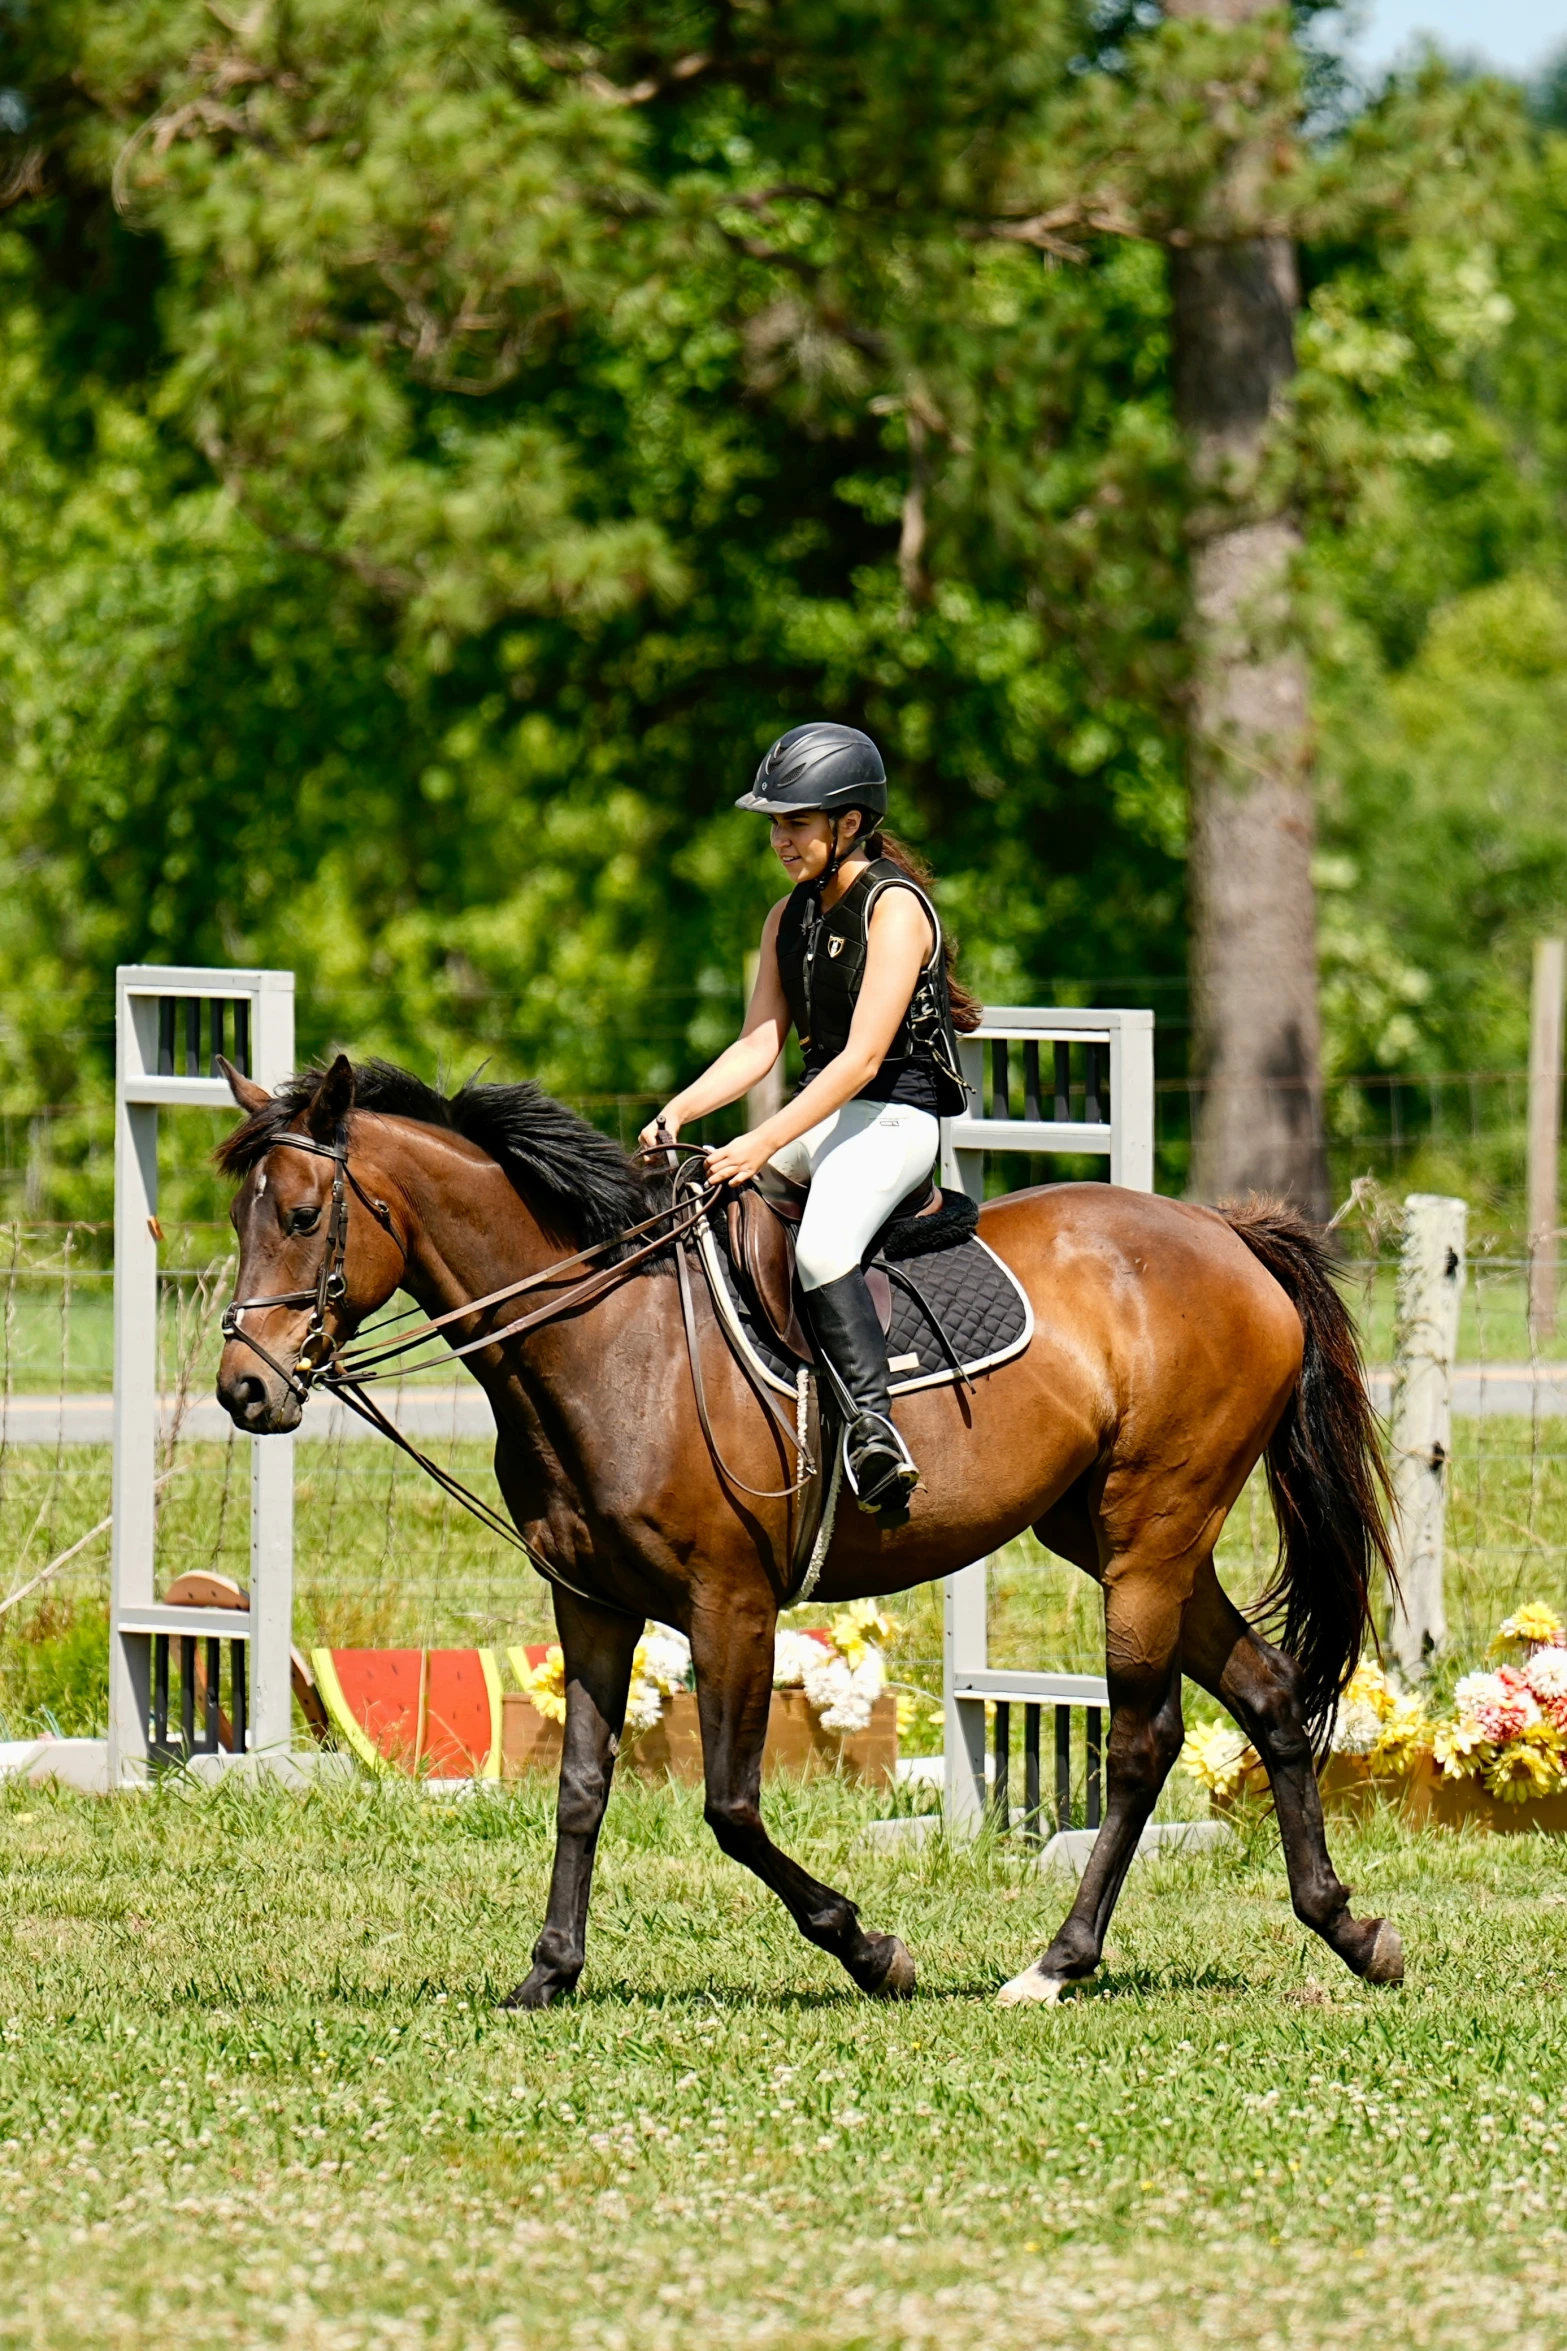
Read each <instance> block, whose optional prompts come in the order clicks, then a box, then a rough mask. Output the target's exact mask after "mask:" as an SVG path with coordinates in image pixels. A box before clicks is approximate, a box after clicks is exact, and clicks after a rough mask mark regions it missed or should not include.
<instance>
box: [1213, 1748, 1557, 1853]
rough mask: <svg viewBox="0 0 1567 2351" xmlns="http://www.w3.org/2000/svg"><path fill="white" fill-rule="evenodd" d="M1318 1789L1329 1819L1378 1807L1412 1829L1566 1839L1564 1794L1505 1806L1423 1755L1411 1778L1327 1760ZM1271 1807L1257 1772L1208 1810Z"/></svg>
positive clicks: (1338, 1758) (1357, 1761)
mask: <svg viewBox="0 0 1567 2351" xmlns="http://www.w3.org/2000/svg"><path fill="white" fill-rule="evenodd" d="M1317 1785H1318V1787H1319V1788H1320V1789H1321V1791H1322V1809H1323V1811H1324V1812H1325V1813H1327V1814H1328V1815H1329V1816H1330V1817H1331V1816H1337V1817H1338V1818H1340V1819H1343V1818H1345V1817H1349V1818H1355V1817H1357V1816H1359V1817H1363V1816H1364V1815H1365V1814H1366V1813H1368V1812H1371V1811H1373V1810H1374V1809H1375V1808H1376V1806H1377V1805H1379V1804H1392V1805H1396V1806H1397V1807H1398V1809H1399V1810H1400V1811H1401V1812H1402V1813H1403V1814H1404V1817H1405V1818H1406V1819H1407V1820H1408V1821H1409V1823H1410V1825H1411V1826H1412V1827H1415V1828H1444V1829H1458V1828H1475V1829H1483V1830H1487V1831H1489V1832H1490V1833H1491V1834H1492V1835H1494V1836H1500V1837H1519V1836H1532V1835H1533V1834H1534V1833H1535V1832H1536V1831H1537V1830H1544V1831H1547V1832H1549V1833H1550V1834H1552V1835H1556V1836H1563V1835H1567V1793H1563V1794H1561V1795H1558V1796H1530V1797H1526V1798H1525V1799H1524V1801H1523V1802H1522V1803H1521V1804H1507V1803H1504V1802H1503V1801H1502V1799H1501V1798H1500V1797H1498V1796H1493V1795H1491V1794H1490V1793H1489V1792H1488V1791H1487V1790H1486V1789H1485V1788H1483V1787H1481V1786H1480V1784H1479V1782H1478V1781H1476V1780H1450V1779H1448V1778H1447V1777H1446V1776H1445V1775H1444V1774H1443V1772H1442V1769H1441V1766H1440V1765H1439V1764H1438V1763H1437V1761H1436V1759H1435V1757H1434V1756H1431V1755H1422V1756H1421V1758H1420V1760H1419V1762H1418V1763H1417V1764H1416V1765H1415V1768H1414V1770H1413V1771H1411V1772H1386V1771H1383V1772H1378V1771H1373V1770H1372V1768H1371V1766H1370V1764H1369V1762H1368V1761H1367V1760H1366V1758H1365V1757H1363V1756H1360V1755H1330V1756H1329V1757H1328V1758H1327V1761H1326V1762H1325V1763H1324V1764H1323V1767H1322V1770H1321V1771H1320V1773H1319V1774H1318V1777H1317ZM1272 1801H1273V1799H1272V1796H1271V1795H1270V1793H1269V1790H1268V1780H1267V1774H1266V1773H1265V1772H1264V1771H1262V1770H1261V1769H1260V1767H1259V1768H1258V1769H1257V1770H1255V1771H1252V1772H1248V1774H1247V1776H1246V1779H1245V1781H1244V1782H1243V1783H1242V1786H1241V1787H1240V1789H1239V1790H1238V1792H1237V1793H1236V1794H1235V1795H1234V1796H1227V1797H1220V1796H1215V1797H1214V1798H1213V1799H1212V1809H1213V1810H1214V1811H1215V1812H1216V1813H1219V1814H1222V1815H1229V1814H1232V1813H1235V1812H1237V1811H1239V1810H1240V1809H1241V1808H1242V1807H1244V1806H1250V1805H1255V1804H1271V1803H1272Z"/></svg>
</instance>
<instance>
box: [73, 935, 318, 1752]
mask: <svg viewBox="0 0 1567 2351" xmlns="http://www.w3.org/2000/svg"><path fill="white" fill-rule="evenodd" d="M116 984H117V1003H116V1012H117V1021H116V1030H117V1048H116V1072H115V1134H114V1504H113V1507H114V1530H113V1554H112V1565H111V1569H110V1584H109V1740H108V1755H107V1769H106V1782H107V1785H108V1786H109V1787H111V1788H118V1787H123V1786H126V1785H133V1784H136V1783H137V1782H140V1781H142V1780H144V1779H145V1778H146V1776H147V1774H148V1771H149V1770H150V1769H151V1768H152V1767H153V1765H154V1764H155V1763H156V1762H157V1761H158V1760H160V1759H162V1760H170V1761H172V1760H176V1759H179V1760H184V1759H188V1758H189V1757H190V1756H191V1755H192V1754H196V1755H201V1756H202V1757H203V1760H204V1768H206V1769H211V1770H216V1769H219V1768H221V1767H222V1766H223V1765H226V1764H231V1763H232V1764H243V1763H245V1762H246V1761H247V1759H253V1758H258V1757H262V1756H265V1757H269V1758H271V1759H272V1761H273V1762H274V1763H276V1764H278V1765H280V1766H282V1767H283V1768H287V1758H288V1754H289V1749H290V1746H291V1743H292V1721H293V1714H292V1706H293V1699H292V1691H291V1687H290V1679H289V1663H290V1646H291V1633H292V1620H293V1601H294V1444H293V1439H292V1438H291V1437H287V1436H281V1437H279V1436H269V1437H253V1438H252V1439H251V1441H250V1442H251V1477H250V1606H249V1607H248V1609H221V1608H189V1607H170V1606H167V1605H162V1604H160V1603H159V1601H158V1598H157V1589H156V1583H155V1566H154V1553H155V1541H156V1502H157V1496H156V1491H155V1481H156V1477H157V1446H158V1241H159V1232H158V1221H157V1218H158V1121H159V1118H160V1115H161V1114H162V1112H163V1111H165V1110H180V1109H204V1110H205V1109H210V1110H221V1111H229V1112H231V1111H232V1110H233V1107H234V1098H233V1096H232V1095H231V1094H230V1092H229V1089H228V1086H227V1084H226V1082H225V1080H224V1079H223V1078H222V1077H220V1076H219V1075H218V1073H217V1068H216V1061H215V1056H216V1055H217V1054H218V1053H220V1052H223V1053H226V1054H228V1056H229V1057H230V1058H231V1059H233V1060H234V1061H235V1062H236V1063H237V1064H238V1065H239V1066H240V1067H241V1068H243V1069H245V1070H246V1072H247V1074H248V1075H251V1076H253V1077H255V1078H256V1079H257V1080H258V1081H259V1082H260V1083H261V1084H262V1085H264V1086H267V1087H268V1088H275V1087H276V1086H278V1085H280V1084H281V1083H282V1081H283V1079H284V1078H285V1077H287V1076H288V1075H289V1073H290V1072H291V1071H292V1069H293V1066H294V975H293V973H292V972H287V971H214V970H199V969H191V968H189V967H187V966H184V965H162V964H131V965H124V966H122V967H121V969H120V970H119V972H118V973H117V974H116ZM204 1030H205V1032H206V1047H207V1049H206V1051H205V1052H204V1050H203V1031H204ZM198 1641H200V1642H205V1643H206V1644H207V1649H206V1659H205V1663H206V1676H205V1681H206V1688H205V1708H204V1717H205V1719H204V1720H203V1721H201V1722H199V1723H198V1722H197V1720H196V1719H195V1707H194V1691H195V1684H196V1678H197V1677H196V1674H195V1664H196V1654H197V1652H196V1644H197V1642H198ZM175 1643H177V1644H179V1645H180V1646H179V1650H178V1655H179V1657H180V1661H181V1667H182V1671H181V1690H180V1701H181V1705H180V1712H181V1724H180V1736H179V1737H178V1739H171V1737H170V1734H169V1722H168V1711H169V1658H170V1648H171V1644H175ZM222 1645H227V1647H228V1655H229V1677H228V1678H229V1705H228V1709H227V1711H228V1714H229V1718H230V1722H231V1724H232V1735H233V1740H234V1750H233V1752H232V1753H227V1752H223V1751H221V1750H220V1749H219V1746H218V1705H219V1670H220V1667H221V1658H222ZM247 1669H248V1670H247ZM208 1758H210V1760H207V1759H208Z"/></svg>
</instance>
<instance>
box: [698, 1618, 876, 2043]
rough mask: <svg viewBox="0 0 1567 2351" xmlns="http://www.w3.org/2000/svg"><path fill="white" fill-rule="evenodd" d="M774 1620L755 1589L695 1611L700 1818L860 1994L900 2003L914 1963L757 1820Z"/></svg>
mask: <svg viewBox="0 0 1567 2351" xmlns="http://www.w3.org/2000/svg"><path fill="white" fill-rule="evenodd" d="M776 1623H777V1610H776V1609H775V1607H774V1605H773V1602H772V1599H771V1596H770V1595H760V1594H759V1595H756V1596H754V1597H753V1596H749V1595H738V1596H737V1595H734V1594H732V1593H731V1594H727V1595H726V1596H725V1599H724V1603H723V1606H722V1607H721V1608H720V1609H715V1610H714V1611H712V1612H711V1613H709V1612H707V1611H704V1610H700V1609H699V1610H698V1612H697V1614H696V1616H695V1618H694V1620H693V1623H692V1628H691V1656H692V1663H693V1665H694V1666H695V1669H696V1690H697V1709H698V1712H699V1714H700V1716H701V1721H702V1761H703V1766H704V1772H705V1777H706V1783H707V1824H708V1826H709V1828H710V1829H711V1830H712V1832H713V1834H714V1836H715V1837H716V1838H717V1840H718V1843H719V1846H720V1847H721V1849H722V1850H723V1851H724V1852H725V1853H727V1854H728V1856H729V1858H730V1860H731V1861H738V1862H740V1863H742V1864H743V1865H744V1867H745V1868H747V1869H749V1870H752V1871H754V1873H755V1874H756V1876H757V1877H759V1878H760V1879H761V1881H762V1883H763V1885H764V1886H768V1887H770V1888H771V1889H772V1891H773V1892H774V1893H775V1894H776V1895H777V1896H778V1899H779V1900H780V1902H782V1904H783V1905H784V1908H785V1909H786V1910H787V1911H788V1913H789V1915H790V1917H791V1918H792V1919H793V1920H794V1923H795V1925H796V1926H797V1927H798V1928H799V1930H800V1932H801V1934H802V1935H804V1936H805V1937H806V1939H807V1941H809V1942H812V1943H815V1944H817V1945H819V1946H820V1948H821V1949H822V1950H823V1951H830V1952H831V1953H832V1955H833V1957H834V1958H835V1959H838V1960H841V1961H842V1963H843V1965H844V1966H845V1967H846V1968H847V1970H848V1972H849V1974H850V1975H851V1976H852V1977H853V1978H854V1981H855V1982H856V1983H857V1984H858V1985H859V1987H860V1990H861V1991H862V1992H874V1993H879V1994H881V1995H883V1996H884V1997H888V1998H894V1999H907V1998H909V1997H910V1995H911V1994H912V1993H913V1990H914V1962H913V1960H912V1959H911V1958H910V1957H909V1954H908V1952H907V1951H906V1950H905V1949H904V1947H903V1945H902V1943H900V1942H899V1940H898V1938H897V1936H896V1935H876V1934H867V1933H866V1932H865V1930H864V1929H863V1927H862V1926H861V1925H860V1919H859V1912H858V1911H857V1910H856V1908H855V1906H854V1904H853V1903H852V1902H851V1901H850V1900H849V1898H848V1896H847V1895H846V1894H838V1893H835V1892H834V1891H833V1889H832V1887H831V1886H824V1885H821V1884H820V1883H819V1882H818V1881H817V1880H816V1879H815V1878H813V1877H810V1876H808V1875H807V1873H806V1872H805V1871H804V1870H803V1869H802V1868H801V1867H800V1865H799V1863H798V1862H797V1861H791V1860H790V1858H789V1856H788V1854H787V1853H784V1852H781V1851H780V1850H779V1848H778V1847H777V1846H776V1845H775V1844H774V1843H773V1840H772V1838H771V1837H770V1836H769V1835H768V1833H767V1830H766V1827H765V1826H764V1824H763V1820H762V1810H761V1788H762V1748H763V1746H764V1744H765V1743H766V1739H767V1715H768V1709H769V1707H770V1706H771V1704H772V1695H773V1633H774V1628H775V1626H776Z"/></svg>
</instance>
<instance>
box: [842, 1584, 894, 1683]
mask: <svg viewBox="0 0 1567 2351" xmlns="http://www.w3.org/2000/svg"><path fill="white" fill-rule="evenodd" d="M827 1629H828V1631H829V1632H830V1633H831V1634H832V1641H833V1647H834V1648H835V1649H836V1650H837V1652H838V1654H839V1656H840V1657H842V1658H846V1659H847V1661H848V1663H849V1665H850V1667H851V1668H852V1667H854V1666H856V1665H858V1664H859V1662H860V1660H861V1658H862V1657H863V1656H864V1655H865V1652H866V1651H867V1649H884V1648H885V1647H886V1645H887V1643H888V1642H889V1641H890V1640H892V1639H893V1637H894V1635H895V1634H896V1633H897V1631H898V1620H897V1618H896V1617H892V1616H884V1615H883V1614H882V1612H881V1610H880V1609H879V1608H878V1607H877V1605H876V1603H875V1601H874V1600H851V1601H850V1603H849V1605H848V1607H847V1608H845V1609H842V1610H841V1611H840V1612H839V1614H838V1615H837V1616H835V1617H834V1618H833V1620H832V1623H831V1624H830V1625H829V1626H828V1628H827Z"/></svg>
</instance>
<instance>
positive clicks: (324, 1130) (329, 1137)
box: [305, 1053, 354, 1143]
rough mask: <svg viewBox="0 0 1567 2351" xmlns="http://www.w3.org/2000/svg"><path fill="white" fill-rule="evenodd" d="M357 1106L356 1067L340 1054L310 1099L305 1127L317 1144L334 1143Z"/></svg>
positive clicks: (346, 1056)
mask: <svg viewBox="0 0 1567 2351" xmlns="http://www.w3.org/2000/svg"><path fill="white" fill-rule="evenodd" d="M353 1107H354V1065H353V1063H352V1062H351V1061H350V1060H349V1058H348V1055H347V1054H346V1053H340V1054H339V1055H338V1057H337V1059H336V1060H335V1061H334V1062H333V1064H332V1066H331V1068H330V1069H329V1070H328V1071H327V1073H326V1075H325V1076H324V1077H323V1078H322V1080H321V1083H320V1085H319V1086H317V1088H316V1090H315V1092H314V1093H313V1094H312V1095H311V1097H310V1107H309V1109H308V1110H307V1111H306V1112H305V1125H306V1127H307V1128H308V1129H309V1131H310V1133H311V1134H313V1135H314V1136H315V1139H316V1141H317V1142H318V1143H334V1142H336V1140H337V1130H338V1128H339V1127H340V1126H341V1125H342V1123H343V1121H344V1119H345V1118H346V1117H347V1116H348V1114H349V1112H350V1111H351V1110H352V1109H353Z"/></svg>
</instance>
